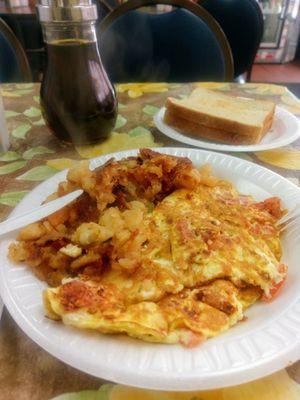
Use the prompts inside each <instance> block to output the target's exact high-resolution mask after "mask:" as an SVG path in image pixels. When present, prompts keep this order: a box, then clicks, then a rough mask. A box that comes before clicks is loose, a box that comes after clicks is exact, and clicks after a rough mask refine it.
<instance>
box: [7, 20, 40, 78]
mask: <svg viewBox="0 0 300 400" xmlns="http://www.w3.org/2000/svg"><path fill="white" fill-rule="evenodd" d="M0 55H1V56H0V82H1V83H5V82H30V81H31V80H32V77H31V72H30V67H29V63H28V60H27V57H26V54H25V52H24V50H23V47H22V45H21V43H20V42H19V40H18V39H17V37H16V36H15V34H14V33H13V31H12V30H11V29H10V28H9V26H8V25H7V24H6V23H5V22H4V21H3V19H2V18H0Z"/></svg>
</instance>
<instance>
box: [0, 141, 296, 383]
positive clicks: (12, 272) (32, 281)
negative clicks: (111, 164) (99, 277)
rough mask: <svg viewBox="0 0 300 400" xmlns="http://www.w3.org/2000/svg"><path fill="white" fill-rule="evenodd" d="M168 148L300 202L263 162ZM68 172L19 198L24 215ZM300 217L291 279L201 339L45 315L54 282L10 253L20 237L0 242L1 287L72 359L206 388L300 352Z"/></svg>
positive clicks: (18, 317) (29, 322)
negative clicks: (94, 326) (185, 341)
mask: <svg viewBox="0 0 300 400" xmlns="http://www.w3.org/2000/svg"><path fill="white" fill-rule="evenodd" d="M158 151H160V152H162V153H167V154H171V155H174V156H180V157H188V158H190V159H191V161H192V162H193V163H194V165H195V166H197V167H199V166H200V165H202V164H206V163H209V164H210V165H211V166H212V169H213V172H214V174H216V176H218V177H220V178H221V179H228V180H230V181H231V182H233V184H234V185H235V186H236V188H237V189H238V190H239V191H241V192H243V193H245V194H249V195H252V196H253V197H254V198H255V199H256V200H258V201H259V200H263V199H265V198H267V197H270V196H280V197H281V199H282V201H283V205H284V207H285V208H287V209H288V210H290V209H292V208H293V207H294V205H295V204H297V203H300V189H299V188H298V187H297V186H295V185H294V184H293V183H291V182H290V181H288V180H287V179H285V178H283V177H281V176H280V175H277V174H275V173H274V172H272V171H270V170H268V169H266V168H263V167H261V166H259V165H256V164H253V163H250V162H248V161H245V160H241V159H239V158H235V157H231V156H228V155H225V154H221V153H216V152H210V151H203V150H198V149H187V148H182V149H180V148H162V149H158ZM136 153H137V151H136V150H131V151H124V152H121V153H115V154H113V155H112V154H107V155H105V156H102V157H99V158H98V159H96V160H94V162H95V163H96V164H95V165H101V164H103V163H105V162H106V161H107V160H109V159H110V158H111V157H115V158H116V159H121V158H123V157H129V156H135V155H136ZM65 177H66V171H61V172H59V173H58V174H57V175H54V176H53V177H51V178H50V179H48V180H47V181H45V182H43V183H41V184H40V185H38V186H37V187H36V188H35V189H34V190H32V191H31V192H30V193H28V195H27V196H25V197H24V199H23V200H22V201H21V202H20V203H19V205H18V206H17V207H16V208H15V210H14V211H13V216H16V215H18V214H22V213H24V212H26V211H28V209H31V208H32V207H35V206H38V205H40V204H41V202H42V201H43V200H44V199H45V198H46V197H47V196H48V195H49V194H50V193H53V191H55V190H56V189H57V185H58V184H59V183H60V182H61V181H63V180H64V179H65ZM299 228H300V222H298V223H297V224H295V226H293V227H292V228H291V229H287V230H286V232H285V234H284V236H283V239H282V240H283V242H282V245H283V262H285V263H287V264H288V266H289V273H288V278H287V281H286V283H285V285H284V287H283V289H282V291H281V293H280V296H278V297H277V298H276V299H275V300H274V301H273V302H271V303H268V304H267V303H261V304H257V305H256V306H255V307H253V308H252V309H251V310H249V312H248V314H247V315H248V317H249V318H248V319H247V320H246V321H244V322H242V323H240V324H238V325H237V326H235V327H234V328H232V329H231V330H229V331H228V332H226V333H224V334H222V335H220V336H218V337H216V338H214V339H210V340H208V341H207V342H206V343H205V344H203V345H202V346H198V347H197V348H194V349H186V348H183V347H182V346H177V345H167V344H165V345H163V344H153V343H146V342H139V341H137V340H134V339H130V338H127V337H120V335H101V334H100V333H97V332H94V333H93V332H86V331H80V330H79V329H78V330H76V329H74V328H72V327H70V326H63V325H62V324H59V323H57V322H56V321H53V320H50V319H49V318H46V317H45V316H44V310H43V306H42V291H43V289H45V288H46V287H47V285H46V284H45V282H42V281H40V280H39V279H38V278H37V277H36V276H34V274H33V273H32V270H31V269H30V268H28V267H26V266H25V265H18V264H16V263H13V262H11V261H9V260H8V258H7V248H8V246H9V244H10V242H11V241H12V240H14V238H15V236H14V235H12V234H11V235H10V236H9V237H8V238H6V239H4V240H2V241H1V243H0V261H1V268H0V292H1V296H2V298H3V301H4V303H5V305H6V307H7V308H8V310H9V312H10V314H11V315H12V317H13V318H14V319H15V321H16V322H17V324H18V325H19V326H20V327H21V328H22V329H23V331H24V332H25V333H26V334H27V335H28V336H29V337H30V338H31V339H32V340H34V341H35V342H36V343H37V344H39V345H40V346H41V347H42V348H44V349H45V350H46V351H48V352H49V353H51V354H52V355H53V356H55V357H57V358H58V359H60V360H62V361H64V362H65V363H67V364H69V365H71V366H73V367H75V368H77V369H79V370H82V371H84V372H86V373H89V374H91V375H95V376H97V377H101V378H104V379H107V380H109V381H114V382H119V383H122V384H126V385H131V386H139V387H143V388H151V389H161V390H177V391H182V390H199V389H202V390H206V389H214V388H219V387H224V386H232V385H237V384H240V383H243V382H246V381H249V380H253V379H258V378H260V377H262V376H265V375H268V374H271V373H273V372H275V371H277V370H279V369H282V368H284V367H286V366H287V365H289V364H290V363H292V362H294V361H296V360H297V359H299V356H300V346H299V343H300V292H299V287H300V272H299V262H298V261H299V253H300V234H299Z"/></svg>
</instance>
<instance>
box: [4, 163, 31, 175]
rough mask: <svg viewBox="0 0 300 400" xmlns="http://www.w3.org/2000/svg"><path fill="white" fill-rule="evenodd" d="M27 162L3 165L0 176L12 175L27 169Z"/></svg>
mask: <svg viewBox="0 0 300 400" xmlns="http://www.w3.org/2000/svg"><path fill="white" fill-rule="evenodd" d="M26 163H27V161H23V160H22V161H15V162H12V163H9V164H5V165H2V166H1V167H0V175H5V174H11V173H12V172H15V171H18V169H21V168H23V167H25V165H26Z"/></svg>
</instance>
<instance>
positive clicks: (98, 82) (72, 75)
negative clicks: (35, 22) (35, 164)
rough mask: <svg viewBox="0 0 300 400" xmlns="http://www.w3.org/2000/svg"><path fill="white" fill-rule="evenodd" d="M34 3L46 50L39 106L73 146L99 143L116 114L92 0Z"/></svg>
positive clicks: (52, 125)
mask: <svg viewBox="0 0 300 400" xmlns="http://www.w3.org/2000/svg"><path fill="white" fill-rule="evenodd" d="M40 1H41V2H40V3H39V4H38V6H37V10H38V15H39V19H40V21H41V23H42V28H43V35H44V41H45V43H46V49H47V65H46V69H45V72H44V77H43V81H42V85H41V93H40V94H41V96H40V97H41V108H42V112H43V116H44V118H45V120H46V123H47V125H48V127H49V128H50V130H51V131H52V132H53V133H54V135H55V136H57V137H58V138H59V139H61V140H63V141H67V142H73V143H74V144H77V145H84V144H92V143H97V142H99V141H101V140H103V139H106V138H107V137H108V136H109V134H110V132H111V131H112V129H113V127H114V125H115V121H116V116H117V99H116V95H115V90H114V88H113V85H112V84H111V82H110V81H109V78H108V76H107V74H106V72H105V69H104V67H103V65H102V62H101V58H100V54H99V50H98V43H97V36H96V29H95V23H96V21H97V8H96V5H94V4H92V3H91V0H40Z"/></svg>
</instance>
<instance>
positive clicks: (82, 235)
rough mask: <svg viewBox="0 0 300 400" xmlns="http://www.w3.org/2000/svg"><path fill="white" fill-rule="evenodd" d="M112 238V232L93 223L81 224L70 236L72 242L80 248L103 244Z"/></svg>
mask: <svg viewBox="0 0 300 400" xmlns="http://www.w3.org/2000/svg"><path fill="white" fill-rule="evenodd" d="M112 236H113V231H112V230H111V229H109V228H107V227H105V226H101V225H98V224H96V223H95V222H85V223H83V224H81V225H80V226H79V227H78V228H77V229H76V231H75V233H74V234H73V235H72V241H73V242H75V243H78V244H79V245H82V246H88V245H89V244H91V243H95V242H105V241H106V240H108V239H110V238H111V237H112Z"/></svg>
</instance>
